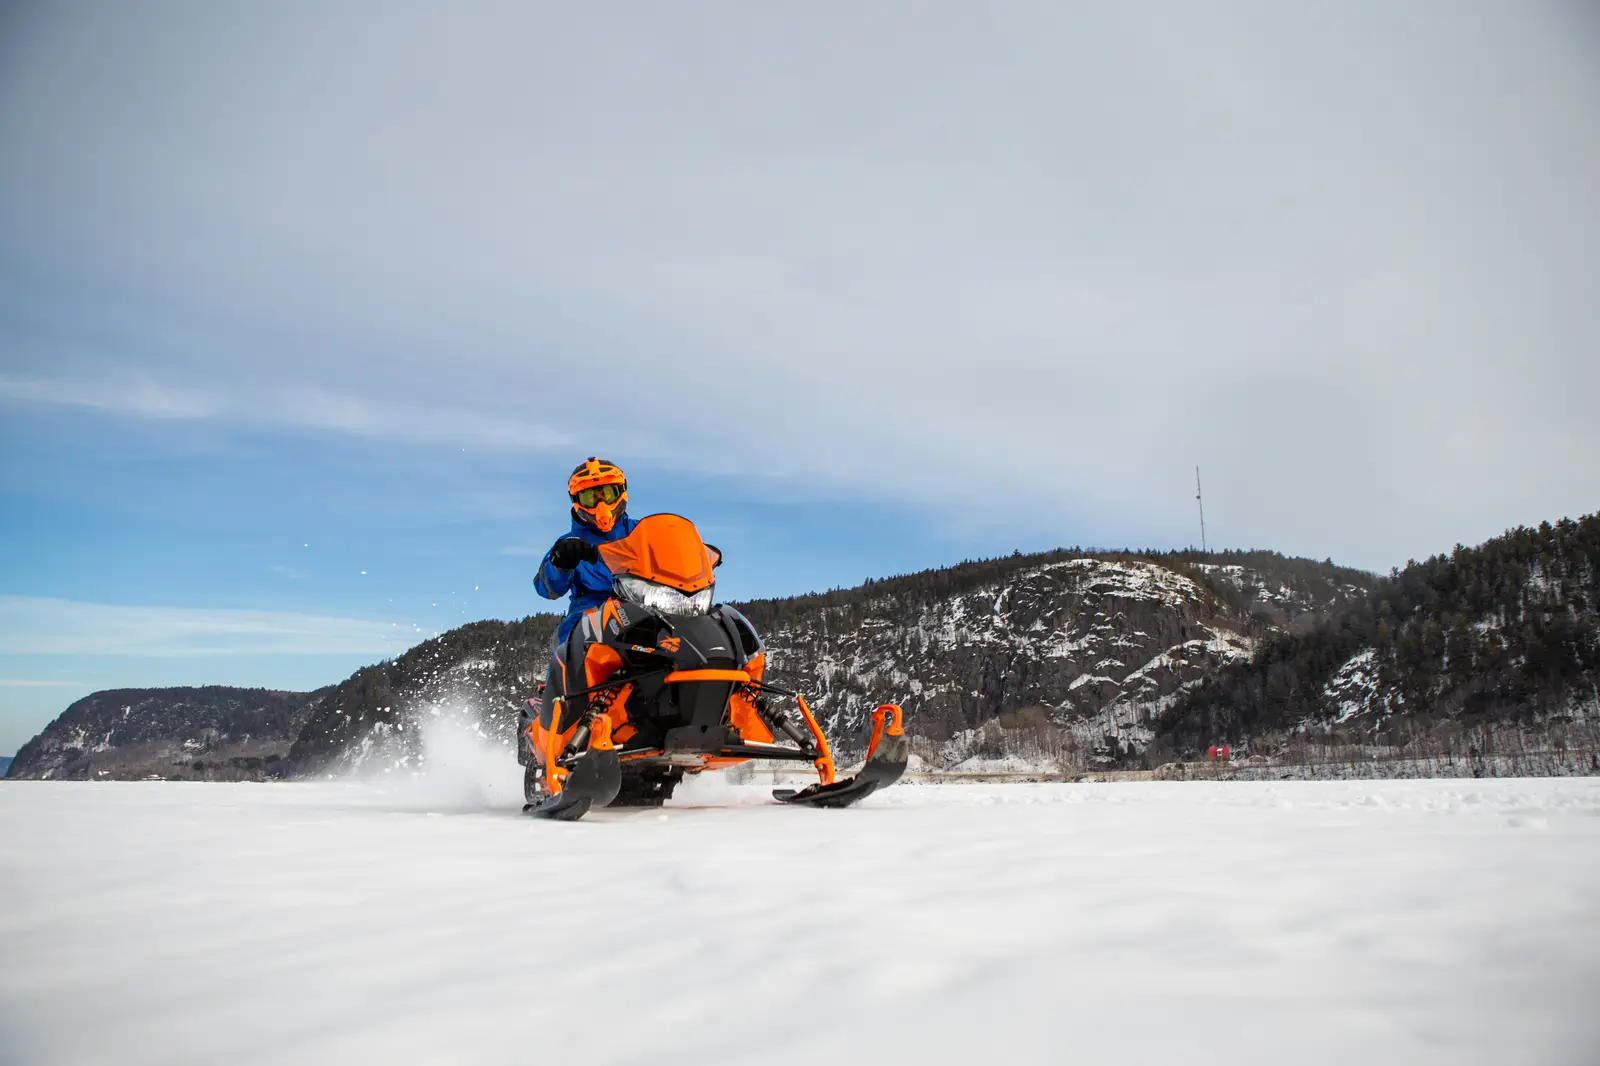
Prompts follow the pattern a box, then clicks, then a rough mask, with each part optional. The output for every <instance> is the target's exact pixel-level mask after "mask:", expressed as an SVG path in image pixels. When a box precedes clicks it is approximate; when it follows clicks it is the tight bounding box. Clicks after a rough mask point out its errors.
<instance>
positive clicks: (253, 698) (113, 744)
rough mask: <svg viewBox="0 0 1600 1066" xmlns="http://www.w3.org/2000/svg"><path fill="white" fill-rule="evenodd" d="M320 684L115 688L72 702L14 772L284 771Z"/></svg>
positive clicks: (92, 775) (232, 775) (118, 776)
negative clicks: (303, 688)
mask: <svg viewBox="0 0 1600 1066" xmlns="http://www.w3.org/2000/svg"><path fill="white" fill-rule="evenodd" d="M321 697H322V693H321V692H309V693H308V692H279V691H274V690H271V689H259V688H256V689H246V688H228V687H225V686H220V685H212V686H207V687H204V688H145V689H111V690H108V691H104V692H95V693H92V694H91V695H88V696H85V697H84V698H83V699H81V700H78V701H77V702H75V703H73V704H72V705H71V706H69V707H68V708H67V709H66V710H65V711H63V712H62V713H61V715H60V716H59V717H58V718H56V720H55V721H53V722H51V723H50V724H49V725H47V726H46V727H45V728H44V730H43V731H41V732H40V733H39V735H38V736H36V737H34V738H33V739H32V740H30V741H28V742H27V743H26V744H24V745H23V746H22V748H21V749H20V750H19V751H18V752H17V754H16V756H15V757H14V758H13V759H12V760H11V765H10V767H9V769H8V770H7V772H6V776H8V777H12V778H36V779H52V780H62V779H69V780H84V779H108V780H137V779H140V778H144V777H151V776H155V777H161V778H165V779H167V780H195V781H245V780H260V779H262V778H265V777H273V776H281V773H282V769H283V758H284V756H286V755H288V753H289V747H290V745H291V744H293V743H294V739H295V737H297V736H298V735H299V734H300V731H301V728H302V727H303V726H304V725H305V723H306V720H307V718H308V717H309V716H310V714H311V712H312V711H313V710H314V709H315V707H316V706H317V703H318V701H319V700H320V699H321Z"/></svg>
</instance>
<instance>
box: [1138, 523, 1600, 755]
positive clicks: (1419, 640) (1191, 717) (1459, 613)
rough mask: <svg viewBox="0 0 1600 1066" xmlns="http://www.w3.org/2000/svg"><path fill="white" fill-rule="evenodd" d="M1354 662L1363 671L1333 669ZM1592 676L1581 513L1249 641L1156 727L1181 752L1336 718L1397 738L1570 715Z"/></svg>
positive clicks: (1597, 640) (1598, 538)
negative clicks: (1239, 656) (1303, 624)
mask: <svg viewBox="0 0 1600 1066" xmlns="http://www.w3.org/2000/svg"><path fill="white" fill-rule="evenodd" d="M1358 659H1359V660H1360V661H1359V666H1360V671H1359V673H1360V674H1361V675H1362V676H1361V677H1359V678H1355V677H1353V676H1351V677H1348V678H1347V677H1342V676H1341V671H1345V672H1346V674H1348V675H1354V674H1356V673H1357V672H1358V671H1352V670H1348V669H1347V668H1348V667H1350V666H1351V664H1352V661H1353V660H1358ZM1597 679H1600V515H1587V516H1584V517H1582V518H1579V519H1576V520H1573V519H1562V520H1561V521H1559V522H1555V523H1553V524H1552V523H1549V522H1546V523H1543V524H1541V525H1539V526H1538V527H1536V528H1529V527H1525V526H1519V527H1517V528H1515V529H1512V530H1509V531H1508V532H1507V533H1505V534H1504V535H1503V536H1500V537H1496V538H1494V539H1493V540H1490V541H1487V542H1485V543H1483V544H1481V545H1479V546H1477V547H1475V548H1469V547H1465V546H1462V545H1457V546H1456V548H1455V549H1454V550H1453V551H1451V552H1450V553H1448V554H1441V555H1435V556H1433V557H1431V558H1429V559H1426V560H1424V561H1422V562H1415V561H1413V562H1410V563H1408V564H1407V565H1406V566H1405V568H1404V569H1400V570H1396V571H1394V572H1392V573H1391V575H1390V576H1389V578H1387V579H1386V580H1383V581H1381V582H1378V583H1377V584H1376V587H1375V588H1374V589H1373V591H1372V594H1371V595H1370V596H1369V597H1367V598H1365V599H1364V600H1360V601H1356V602H1351V603H1347V604H1344V605H1342V606H1340V607H1338V608H1336V609H1335V610H1333V611H1330V612H1329V613H1327V614H1326V615H1324V616H1323V617H1321V618H1320V619H1318V620H1317V622H1316V624H1315V625H1314V626H1312V627H1311V628H1309V629H1308V630H1305V631H1300V632H1283V633H1278V634H1275V635H1273V636H1270V637H1268V638H1267V639H1265V640H1263V641H1261V642H1260V643H1259V645H1258V647H1257V650H1256V652H1255V654H1254V655H1253V656H1252V657H1251V658H1250V659H1249V661H1248V662H1241V663H1235V664H1231V665H1229V666H1227V667H1225V668H1223V669H1222V670H1221V671H1219V672H1218V673H1217V674H1216V676H1214V677H1212V678H1211V679H1209V680H1207V681H1205V682H1203V683H1202V684H1201V685H1199V686H1197V687H1196V688H1195V689H1194V690H1192V691H1191V692H1190V693H1188V694H1187V695H1186V696H1185V697H1184V698H1183V699H1182V700H1180V701H1179V702H1178V703H1176V704H1175V705H1174V706H1173V707H1172V708H1171V709H1170V710H1169V711H1168V712H1167V713H1166V714H1164V715H1163V716H1162V718H1161V720H1160V723H1159V726H1158V734H1159V736H1160V738H1161V739H1162V741H1163V742H1164V744H1165V745H1169V746H1171V747H1172V748H1173V749H1175V750H1177V751H1179V752H1186V753H1193V752H1194V750H1195V749H1198V748H1201V747H1204V746H1205V745H1207V744H1213V743H1218V742H1224V741H1226V742H1230V743H1233V744H1239V743H1243V742H1248V741H1251V740H1252V739H1259V738H1263V737H1266V736H1269V735H1273V734H1284V733H1286V732H1288V731H1293V730H1302V731H1303V730H1305V729H1307V728H1313V729H1315V728H1322V729H1333V728H1336V727H1337V726H1339V725H1341V724H1342V723H1341V722H1340V719H1344V720H1345V722H1347V723H1348V728H1349V730H1350V731H1352V732H1356V731H1364V732H1366V733H1368V734H1371V735H1377V736H1385V735H1386V734H1387V738H1388V739H1389V740H1390V741H1391V742H1399V741H1400V739H1401V738H1400V737H1398V736H1396V735H1395V734H1396V733H1397V732H1401V731H1403V732H1405V733H1407V734H1413V735H1414V734H1415V733H1416V732H1417V731H1418V730H1419V729H1427V728H1429V727H1432V726H1435V725H1438V724H1441V723H1452V724H1454V725H1456V726H1459V727H1465V728H1470V727H1473V726H1476V725H1480V724H1483V723H1486V722H1491V721H1494V722H1513V723H1514V722H1518V721H1522V722H1532V721H1536V720H1544V719H1547V718H1549V717H1550V716H1555V717H1558V718H1560V717H1563V716H1570V715H1571V714H1573V713H1577V711H1579V710H1581V708H1583V707H1584V705H1585V704H1586V703H1587V702H1589V701H1594V700H1596V699H1597V698H1600V691H1597V689H1596V682H1597ZM1346 680H1349V681H1350V682H1351V683H1350V684H1349V685H1347V686H1345V688H1346V691H1341V682H1344V681H1346ZM1361 689H1364V690H1365V692H1364V694H1363V693H1362V692H1360V691H1358V690H1361ZM1357 696H1359V697H1361V699H1362V700H1363V702H1362V703H1361V704H1360V705H1359V706H1357V705H1356V704H1355V703H1353V702H1352V700H1353V699H1355V698H1356V697H1357ZM1351 712H1355V713H1351ZM1402 727H1403V729H1402Z"/></svg>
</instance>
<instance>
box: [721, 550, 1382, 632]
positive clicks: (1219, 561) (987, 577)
mask: <svg viewBox="0 0 1600 1066" xmlns="http://www.w3.org/2000/svg"><path fill="white" fill-rule="evenodd" d="M1085 558H1087V559H1104V560H1110V561H1122V562H1135V561H1142V562H1151V563H1156V564H1158V565H1160V566H1165V567H1167V568H1169V569H1172V570H1175V571H1177V572H1179V573H1181V574H1183V575H1184V576H1186V577H1189V578H1190V579H1192V580H1194V581H1196V582H1197V583H1199V584H1201V585H1203V586H1205V587H1206V588H1207V589H1208V590H1209V591H1211V592H1212V593H1214V594H1215V596H1216V597H1217V599H1218V600H1220V601H1222V602H1223V603H1226V604H1227V605H1229V606H1230V607H1232V608H1234V609H1235V610H1236V611H1238V612H1239V613H1240V614H1241V615H1248V614H1250V613H1251V612H1255V613H1257V614H1258V615H1260V617H1261V620H1262V621H1263V622H1265V623H1268V624H1273V625H1282V624H1285V623H1286V622H1287V621H1289V620H1290V619H1292V618H1293V617H1295V616H1296V615H1298V614H1299V613H1301V612H1302V611H1303V610H1305V609H1307V608H1306V605H1314V608H1322V607H1325V606H1327V605H1328V604H1330V603H1333V602H1336V601H1338V600H1339V599H1341V598H1342V597H1343V593H1342V590H1344V589H1346V588H1348V587H1352V586H1354V587H1356V588H1359V589H1361V590H1366V589H1369V588H1371V587H1372V585H1373V584H1374V582H1375V580H1376V579H1375V577H1374V575H1372V574H1370V573H1367V572H1366V571H1363V570H1352V569H1350V568H1348V567H1342V566H1336V565H1335V564H1334V563H1333V562H1332V561H1331V560H1329V561H1320V562H1319V561H1317V560H1315V559H1301V558H1295V557H1291V556H1286V555H1283V554H1281V553H1279V552H1272V551H1221V552H1199V551H1194V550H1192V549H1181V550H1178V551H1156V550H1150V549H1146V550H1139V551H1135V550H1126V549H1124V550H1111V549H1106V548H1077V547H1074V548H1054V549H1052V550H1050V551H1044V552H1033V553H1029V554H1023V553H1022V552H1013V553H1011V554H1010V555H1005V556H999V557H997V558H993V559H968V560H965V561H963V562H960V563H956V564H955V565H953V566H945V567H938V568H935V569H931V570H921V571H918V572H916V573H911V574H901V575H896V576H894V577H887V578H878V579H873V578H868V579H867V580H866V581H865V582H863V583H862V584H860V585H858V586H856V587H855V588H848V589H830V590H828V591H827V592H813V593H809V594H806V595H803V596H789V597H785V598H782V599H759V600H750V601H747V602H744V603H740V604H736V606H737V607H738V608H739V609H740V610H741V611H743V612H744V613H745V614H747V615H749V617H750V619H751V621H753V622H755V623H756V625H757V626H758V627H762V628H769V629H778V628H782V627H787V626H789V625H791V624H793V623H795V622H797V621H803V620H807V619H810V618H815V617H817V616H818V615H819V614H822V613H825V612H830V609H831V611H832V612H835V613H837V614H838V616H839V617H840V619H841V620H842V621H843V622H844V623H845V624H847V625H854V624H855V623H857V622H859V621H860V619H861V618H862V617H863V616H864V608H866V607H867V606H868V605H869V604H870V605H873V606H874V611H875V613H889V614H893V615H895V616H897V617H901V618H909V617H912V616H913V615H914V614H915V613H916V612H919V611H921V610H922V609H923V608H926V607H928V606H931V605H933V604H936V603H941V602H944V601H947V600H950V599H954V598H956V597H958V596H964V595H967V594H968V593H971V592H973V591H975V590H977V589H981V588H986V587H992V586H995V585H1000V584H1003V583H1005V582H1006V581H1007V580H1009V579H1010V578H1011V577H1012V576H1013V575H1014V574H1016V573H1017V572H1018V571H1022V570H1029V569H1032V568H1034V567H1039V566H1046V565H1049V564H1051V563H1062V562H1067V561H1069V560H1072V559H1085ZM1207 565H1209V566H1211V567H1213V568H1225V567H1229V566H1239V567H1242V568H1244V569H1245V570H1248V571H1253V572H1254V576H1255V577H1256V578H1257V579H1258V580H1259V581H1261V582H1263V583H1265V584H1267V585H1269V586H1271V587H1274V588H1278V587H1282V588H1284V589H1286V590H1288V591H1289V592H1290V593H1292V594H1293V595H1294V596H1295V597H1297V598H1298V599H1299V600H1300V601H1302V603H1301V605H1300V606H1298V607H1296V608H1295V609H1293V610H1291V611H1289V612H1288V613H1287V614H1285V613H1284V612H1282V611H1281V610H1277V609H1275V608H1274V607H1273V605H1271V604H1270V603H1263V601H1261V600H1260V599H1259V597H1258V596H1257V594H1256V586H1253V585H1252V586H1247V587H1245V588H1241V587H1239V585H1237V584H1235V583H1234V582H1233V581H1231V580H1229V579H1228V578H1227V577H1226V576H1225V575H1224V574H1222V573H1220V572H1218V569H1209V570H1208V569H1206V566H1207Z"/></svg>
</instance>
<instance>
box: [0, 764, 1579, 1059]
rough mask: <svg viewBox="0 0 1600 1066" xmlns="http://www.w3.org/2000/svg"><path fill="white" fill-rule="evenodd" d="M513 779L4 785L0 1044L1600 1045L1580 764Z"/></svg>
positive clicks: (489, 1052)
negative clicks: (637, 806) (796, 787)
mask: <svg viewBox="0 0 1600 1066" xmlns="http://www.w3.org/2000/svg"><path fill="white" fill-rule="evenodd" d="M513 769H514V768H513ZM457 770H458V771H459V770H460V766H459V765H458V767H457ZM499 772H500V774H501V776H500V778H499V779H497V780H496V781H495V783H494V786H493V787H492V788H484V787H480V786H478V785H477V784H476V779H473V780H467V779H464V778H462V777H460V776H459V773H458V775H457V776H455V777H453V778H452V777H451V775H450V774H448V773H445V774H442V775H439V776H437V777H436V779H432V780H426V781H422V782H416V781H398V780H393V779H386V780H382V781H376V782H372V781H369V782H343V783H332V782H330V783H324V784H283V785H220V784H55V783H31V782H15V783H13V782H8V783H6V784H4V785H0V834H3V840H4V849H3V853H0V957H3V960H4V962H3V965H0V1060H3V1061H5V1062H7V1063H15V1064H19V1066H21V1064H30V1063H89V1062H106V1063H116V1064H118V1066H137V1064H142V1063H149V1064H157V1063H159V1064H175V1063H205V1064H214V1063H227V1064H229V1066H242V1064H247V1063H339V1064H341V1066H348V1064H353V1063H372V1062H386V1063H517V1064H528V1063H562V1064H577V1063H581V1064H583V1066H602V1064H606V1063H658V1064H671V1063H694V1064H713V1063H767V1062H771V1063H811V1064H815V1063H823V1062H846V1063H849V1062H871V1063H874V1064H890V1063H900V1062H912V1061H917V1062H961V1063H969V1064H970V1063H1003V1064H1008V1066H1009V1064H1013V1063H1035V1062H1039V1063H1043V1062H1052V1063H1054V1062H1078V1063H1197V1062H1227V1063H1295V1064H1305V1063H1358V1062H1359V1063H1385V1064H1388V1063H1449V1064H1452V1066H1460V1064H1463V1063H1513V1062H1514V1063H1573V1064H1579V1063H1591V1064H1592V1063H1595V1062H1600V1011H1596V1009H1595V1004H1596V1002H1597V999H1596V997H1597V994H1600V781H1596V780H1593V779H1583V780H1514V781H1487V782H1475V781H1474V782H1462V781H1405V782H1295V783H1281V784H1272V783H1212V782H1187V783H1184V782H1174V783H1140V784H1106V785H1082V784H1080V785H1071V784H1063V785H937V786H916V785H902V786H901V787H898V788H896V789H893V790H891V791H889V792H887V793H885V794H883V795H881V796H876V797H873V798H872V799H869V800H868V801H867V802H866V803H865V804H863V805H862V806H860V807H857V808H855V809H853V810H848V811H815V810H800V809H790V808H785V807H777V806H771V805H768V804H766V803H764V802H763V798H764V790H763V789H761V788H756V787H740V786H732V785H728V784H725V783H716V782H695V783H694V786H693V787H686V788H685V789H684V790H682V794H681V802H677V801H675V803H674V805H673V806H672V807H670V808H668V809H666V810H664V811H631V812H621V811H617V812H602V813H599V814H597V815H594V816H591V817H590V818H589V819H587V820H585V821H583V822H580V823H576V824H550V823H543V822H536V821H532V820H530V819H527V818H525V817H523V816H522V815H521V814H520V813H518V811H517V796H516V795H515V787H514V784H515V779H514V778H509V779H508V775H505V774H504V770H503V766H502V768H501V770H500V771H499Z"/></svg>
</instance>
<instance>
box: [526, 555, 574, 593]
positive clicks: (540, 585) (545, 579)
mask: <svg viewBox="0 0 1600 1066" xmlns="http://www.w3.org/2000/svg"><path fill="white" fill-rule="evenodd" d="M554 550H555V546H554V545H552V546H551V548H550V551H554ZM572 573H573V572H572V571H571V570H557V569H556V564H555V563H553V562H551V561H550V552H545V553H544V561H543V562H541V563H540V564H539V572H538V573H537V574H535V575H534V576H533V587H534V588H535V589H537V590H538V592H539V595H541V596H543V597H544V598H545V599H547V600H559V599H560V598H561V597H563V596H565V595H566V594H567V591H568V590H569V589H571V588H572Z"/></svg>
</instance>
